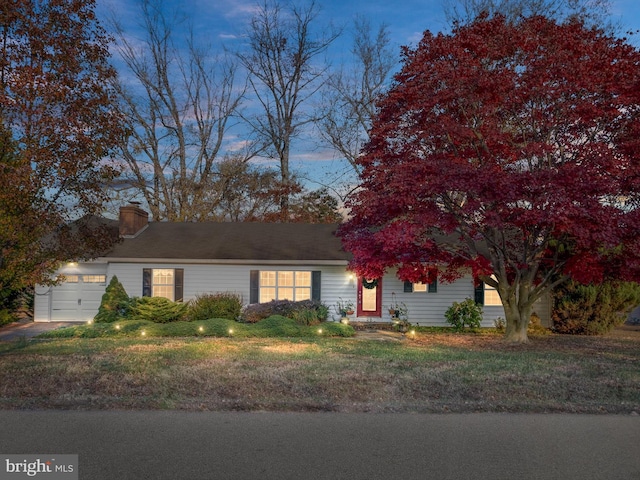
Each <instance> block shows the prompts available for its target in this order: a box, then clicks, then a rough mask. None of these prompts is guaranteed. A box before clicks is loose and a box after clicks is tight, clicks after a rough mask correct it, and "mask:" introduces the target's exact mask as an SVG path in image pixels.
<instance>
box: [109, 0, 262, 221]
mask: <svg viewBox="0 0 640 480" xmlns="http://www.w3.org/2000/svg"><path fill="white" fill-rule="evenodd" d="M140 7H141V21H142V26H143V29H144V30H143V31H144V33H145V38H144V39H143V42H142V43H138V42H137V41H135V40H132V39H131V37H129V36H127V34H126V32H125V31H124V29H123V28H122V27H121V26H120V25H118V24H117V22H115V27H116V37H117V40H118V46H119V52H120V55H121V57H122V60H123V62H124V65H125V66H126V68H127V70H128V71H127V72H122V73H121V77H120V78H121V79H120V81H119V83H118V84H117V86H116V88H117V90H118V93H119V95H120V99H121V104H122V109H123V111H124V112H125V114H126V117H127V126H128V129H129V136H128V138H127V139H126V141H124V142H123V145H122V154H123V159H124V162H125V164H126V167H127V168H126V172H125V175H124V177H123V178H121V179H120V180H121V184H124V185H126V186H130V187H132V188H133V189H134V196H135V195H137V196H139V195H143V196H144V199H145V200H146V202H147V204H148V206H149V209H150V211H151V214H152V215H153V218H154V219H156V220H171V221H198V220H204V219H206V218H208V212H210V211H211V210H212V209H213V208H214V206H215V205H213V203H215V201H216V199H215V197H212V196H211V194H210V192H211V191H212V188H211V186H212V184H213V183H214V182H216V181H217V180H218V179H217V178H216V174H217V172H218V171H217V169H216V161H217V159H219V157H220V156H221V154H222V148H223V141H224V139H225V136H226V135H227V131H228V127H229V125H230V119H231V118H232V116H233V114H234V111H235V110H236V108H237V107H238V105H239V104H240V101H241V99H242V96H243V93H244V91H243V89H238V88H236V85H235V74H236V65H235V64H234V63H233V62H232V61H230V58H227V57H222V58H221V57H219V56H218V57H215V56H212V55H211V52H210V50H209V49H208V48H200V47H198V46H197V45H196V44H195V41H194V38H193V34H191V37H190V38H188V39H187V42H186V44H187V48H186V50H184V51H182V50H180V49H178V48H177V46H176V44H175V43H174V37H175V35H174V28H175V27H176V22H175V21H174V19H173V18H172V19H169V18H167V16H165V14H164V13H163V9H162V8H161V7H160V6H159V5H158V4H157V2H152V1H151V0H142V1H141V4H140ZM131 79H133V81H132V80H131ZM125 80H126V82H125ZM250 156H251V155H250V154H247V155H245V156H244V158H245V160H247V159H248V158H250Z"/></svg>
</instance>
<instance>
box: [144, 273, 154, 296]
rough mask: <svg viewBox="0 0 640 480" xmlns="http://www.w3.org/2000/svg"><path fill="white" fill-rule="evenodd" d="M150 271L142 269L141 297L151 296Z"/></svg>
mask: <svg viewBox="0 0 640 480" xmlns="http://www.w3.org/2000/svg"><path fill="white" fill-rule="evenodd" d="M152 275H153V274H152V271H151V269H150V268H143V269H142V296H143V297H150V296H151V277H152Z"/></svg>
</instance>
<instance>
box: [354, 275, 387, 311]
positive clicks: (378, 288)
mask: <svg viewBox="0 0 640 480" xmlns="http://www.w3.org/2000/svg"><path fill="white" fill-rule="evenodd" d="M357 314H358V316H359V317H381V316H382V279H379V280H378V281H377V282H367V281H365V282H363V281H362V278H358V312H357Z"/></svg>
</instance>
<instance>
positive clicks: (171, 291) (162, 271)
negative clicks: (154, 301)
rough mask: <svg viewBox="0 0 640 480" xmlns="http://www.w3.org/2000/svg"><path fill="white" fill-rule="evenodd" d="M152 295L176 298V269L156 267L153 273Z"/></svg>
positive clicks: (170, 298)
mask: <svg viewBox="0 0 640 480" xmlns="http://www.w3.org/2000/svg"><path fill="white" fill-rule="evenodd" d="M151 296H152V297H164V298H168V299H169V300H171V301H173V300H174V299H175V270H174V269H173V268H154V269H153V270H152V274H151Z"/></svg>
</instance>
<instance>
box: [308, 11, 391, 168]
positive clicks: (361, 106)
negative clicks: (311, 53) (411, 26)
mask: <svg viewBox="0 0 640 480" xmlns="http://www.w3.org/2000/svg"><path fill="white" fill-rule="evenodd" d="M351 52H352V55H353V60H354V62H353V63H352V64H351V65H349V67H348V68H346V69H345V68H342V69H341V70H340V71H338V72H337V73H335V74H334V75H332V76H331V77H330V78H329V80H328V82H327V84H326V88H325V89H324V92H323V110H324V115H323V116H322V118H321V119H320V121H319V122H318V127H319V129H320V132H321V134H322V136H323V137H324V138H325V140H326V141H327V142H328V143H329V144H330V145H331V146H332V147H333V148H335V149H336V151H337V152H338V153H340V154H341V155H343V156H344V158H346V160H347V161H348V162H349V164H350V165H351V166H352V167H353V169H354V171H355V173H356V174H360V166H359V165H358V164H357V162H356V160H357V158H358V156H359V155H360V150H361V148H362V145H363V144H364V143H365V142H366V141H367V139H368V138H369V137H368V131H369V129H370V127H371V121H372V118H373V116H374V112H375V102H376V99H377V98H378V96H379V95H380V93H381V92H382V91H383V90H384V89H385V87H386V85H387V82H388V80H389V77H390V73H391V71H392V69H393V68H394V67H395V66H396V65H397V61H398V60H399V58H398V59H397V58H396V56H394V54H393V52H392V51H391V48H390V46H389V32H388V30H387V26H386V25H384V24H382V25H380V27H379V28H378V31H377V32H375V34H374V32H373V30H372V27H371V22H370V21H369V20H368V19H366V18H364V17H358V18H356V20H355V22H354V42H353V47H352V50H351Z"/></svg>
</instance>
